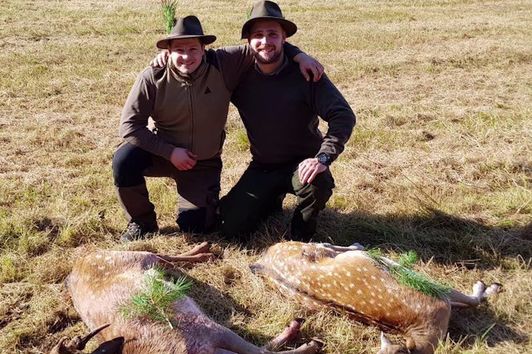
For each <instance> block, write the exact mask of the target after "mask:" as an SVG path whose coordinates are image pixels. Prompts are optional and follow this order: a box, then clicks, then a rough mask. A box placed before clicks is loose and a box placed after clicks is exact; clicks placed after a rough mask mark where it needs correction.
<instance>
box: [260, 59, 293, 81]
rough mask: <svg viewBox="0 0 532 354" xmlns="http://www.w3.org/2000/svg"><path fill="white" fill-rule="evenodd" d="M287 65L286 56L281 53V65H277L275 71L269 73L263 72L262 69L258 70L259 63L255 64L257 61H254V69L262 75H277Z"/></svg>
mask: <svg viewBox="0 0 532 354" xmlns="http://www.w3.org/2000/svg"><path fill="white" fill-rule="evenodd" d="M287 66H288V58H287V57H286V55H283V62H282V63H281V65H279V67H278V68H277V69H276V70H275V71H273V72H271V73H269V74H266V73H263V72H262V70H260V67H259V64H257V62H256V61H255V70H257V71H258V72H259V73H261V74H262V75H264V76H275V75H278V74H279V73H280V72H281V71H282V70H283V69H284V68H286V67H287Z"/></svg>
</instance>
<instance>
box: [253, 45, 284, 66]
mask: <svg viewBox="0 0 532 354" xmlns="http://www.w3.org/2000/svg"><path fill="white" fill-rule="evenodd" d="M260 51H261V49H259V50H258V51H255V53H254V54H255V60H257V61H258V62H259V63H261V64H273V63H277V62H278V61H279V60H280V59H281V57H282V55H283V50H282V49H281V50H277V48H274V53H273V54H272V55H271V56H270V57H269V58H264V57H262V56H261V55H260Z"/></svg>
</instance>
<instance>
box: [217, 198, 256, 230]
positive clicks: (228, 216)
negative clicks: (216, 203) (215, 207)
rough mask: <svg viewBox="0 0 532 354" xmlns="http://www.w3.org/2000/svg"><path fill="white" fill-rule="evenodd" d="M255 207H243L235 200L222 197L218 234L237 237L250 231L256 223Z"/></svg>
mask: <svg viewBox="0 0 532 354" xmlns="http://www.w3.org/2000/svg"><path fill="white" fill-rule="evenodd" d="M253 210H255V209H250V208H246V207H243V206H242V204H239V203H238V202H235V200H228V199H227V198H222V199H221V201H220V219H221V224H220V234H221V235H222V237H224V238H229V239H231V238H232V239H237V238H242V237H245V236H246V235H247V234H249V233H251V232H252V231H253V230H254V229H255V227H256V226H257V224H258V221H259V220H258V213H256V212H254V211H253Z"/></svg>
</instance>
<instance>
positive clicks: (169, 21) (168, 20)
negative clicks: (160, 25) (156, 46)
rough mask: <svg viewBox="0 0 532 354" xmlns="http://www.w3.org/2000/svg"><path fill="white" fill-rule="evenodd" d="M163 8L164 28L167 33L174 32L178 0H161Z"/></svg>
mask: <svg viewBox="0 0 532 354" xmlns="http://www.w3.org/2000/svg"><path fill="white" fill-rule="evenodd" d="M161 7H162V10H163V19H164V28H165V30H166V33H167V34H168V33H170V32H172V28H173V27H174V25H175V12H176V9H177V0H161Z"/></svg>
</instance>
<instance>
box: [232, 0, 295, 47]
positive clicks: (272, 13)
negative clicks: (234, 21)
mask: <svg viewBox="0 0 532 354" xmlns="http://www.w3.org/2000/svg"><path fill="white" fill-rule="evenodd" d="M257 20H274V21H277V22H279V24H280V25H281V26H282V27H283V29H284V31H285V32H286V36H287V37H290V36H292V35H293V34H294V33H296V32H297V26H296V24H295V23H293V22H291V21H288V20H287V19H285V18H284V17H283V13H282V12H281V8H280V7H279V5H277V4H276V3H274V2H273V1H267V0H261V1H257V2H256V3H255V4H254V5H253V8H252V9H251V12H250V14H249V19H248V20H247V21H246V23H244V26H242V39H246V38H248V37H249V30H250V29H251V26H252V25H253V22H255V21H257Z"/></svg>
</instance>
